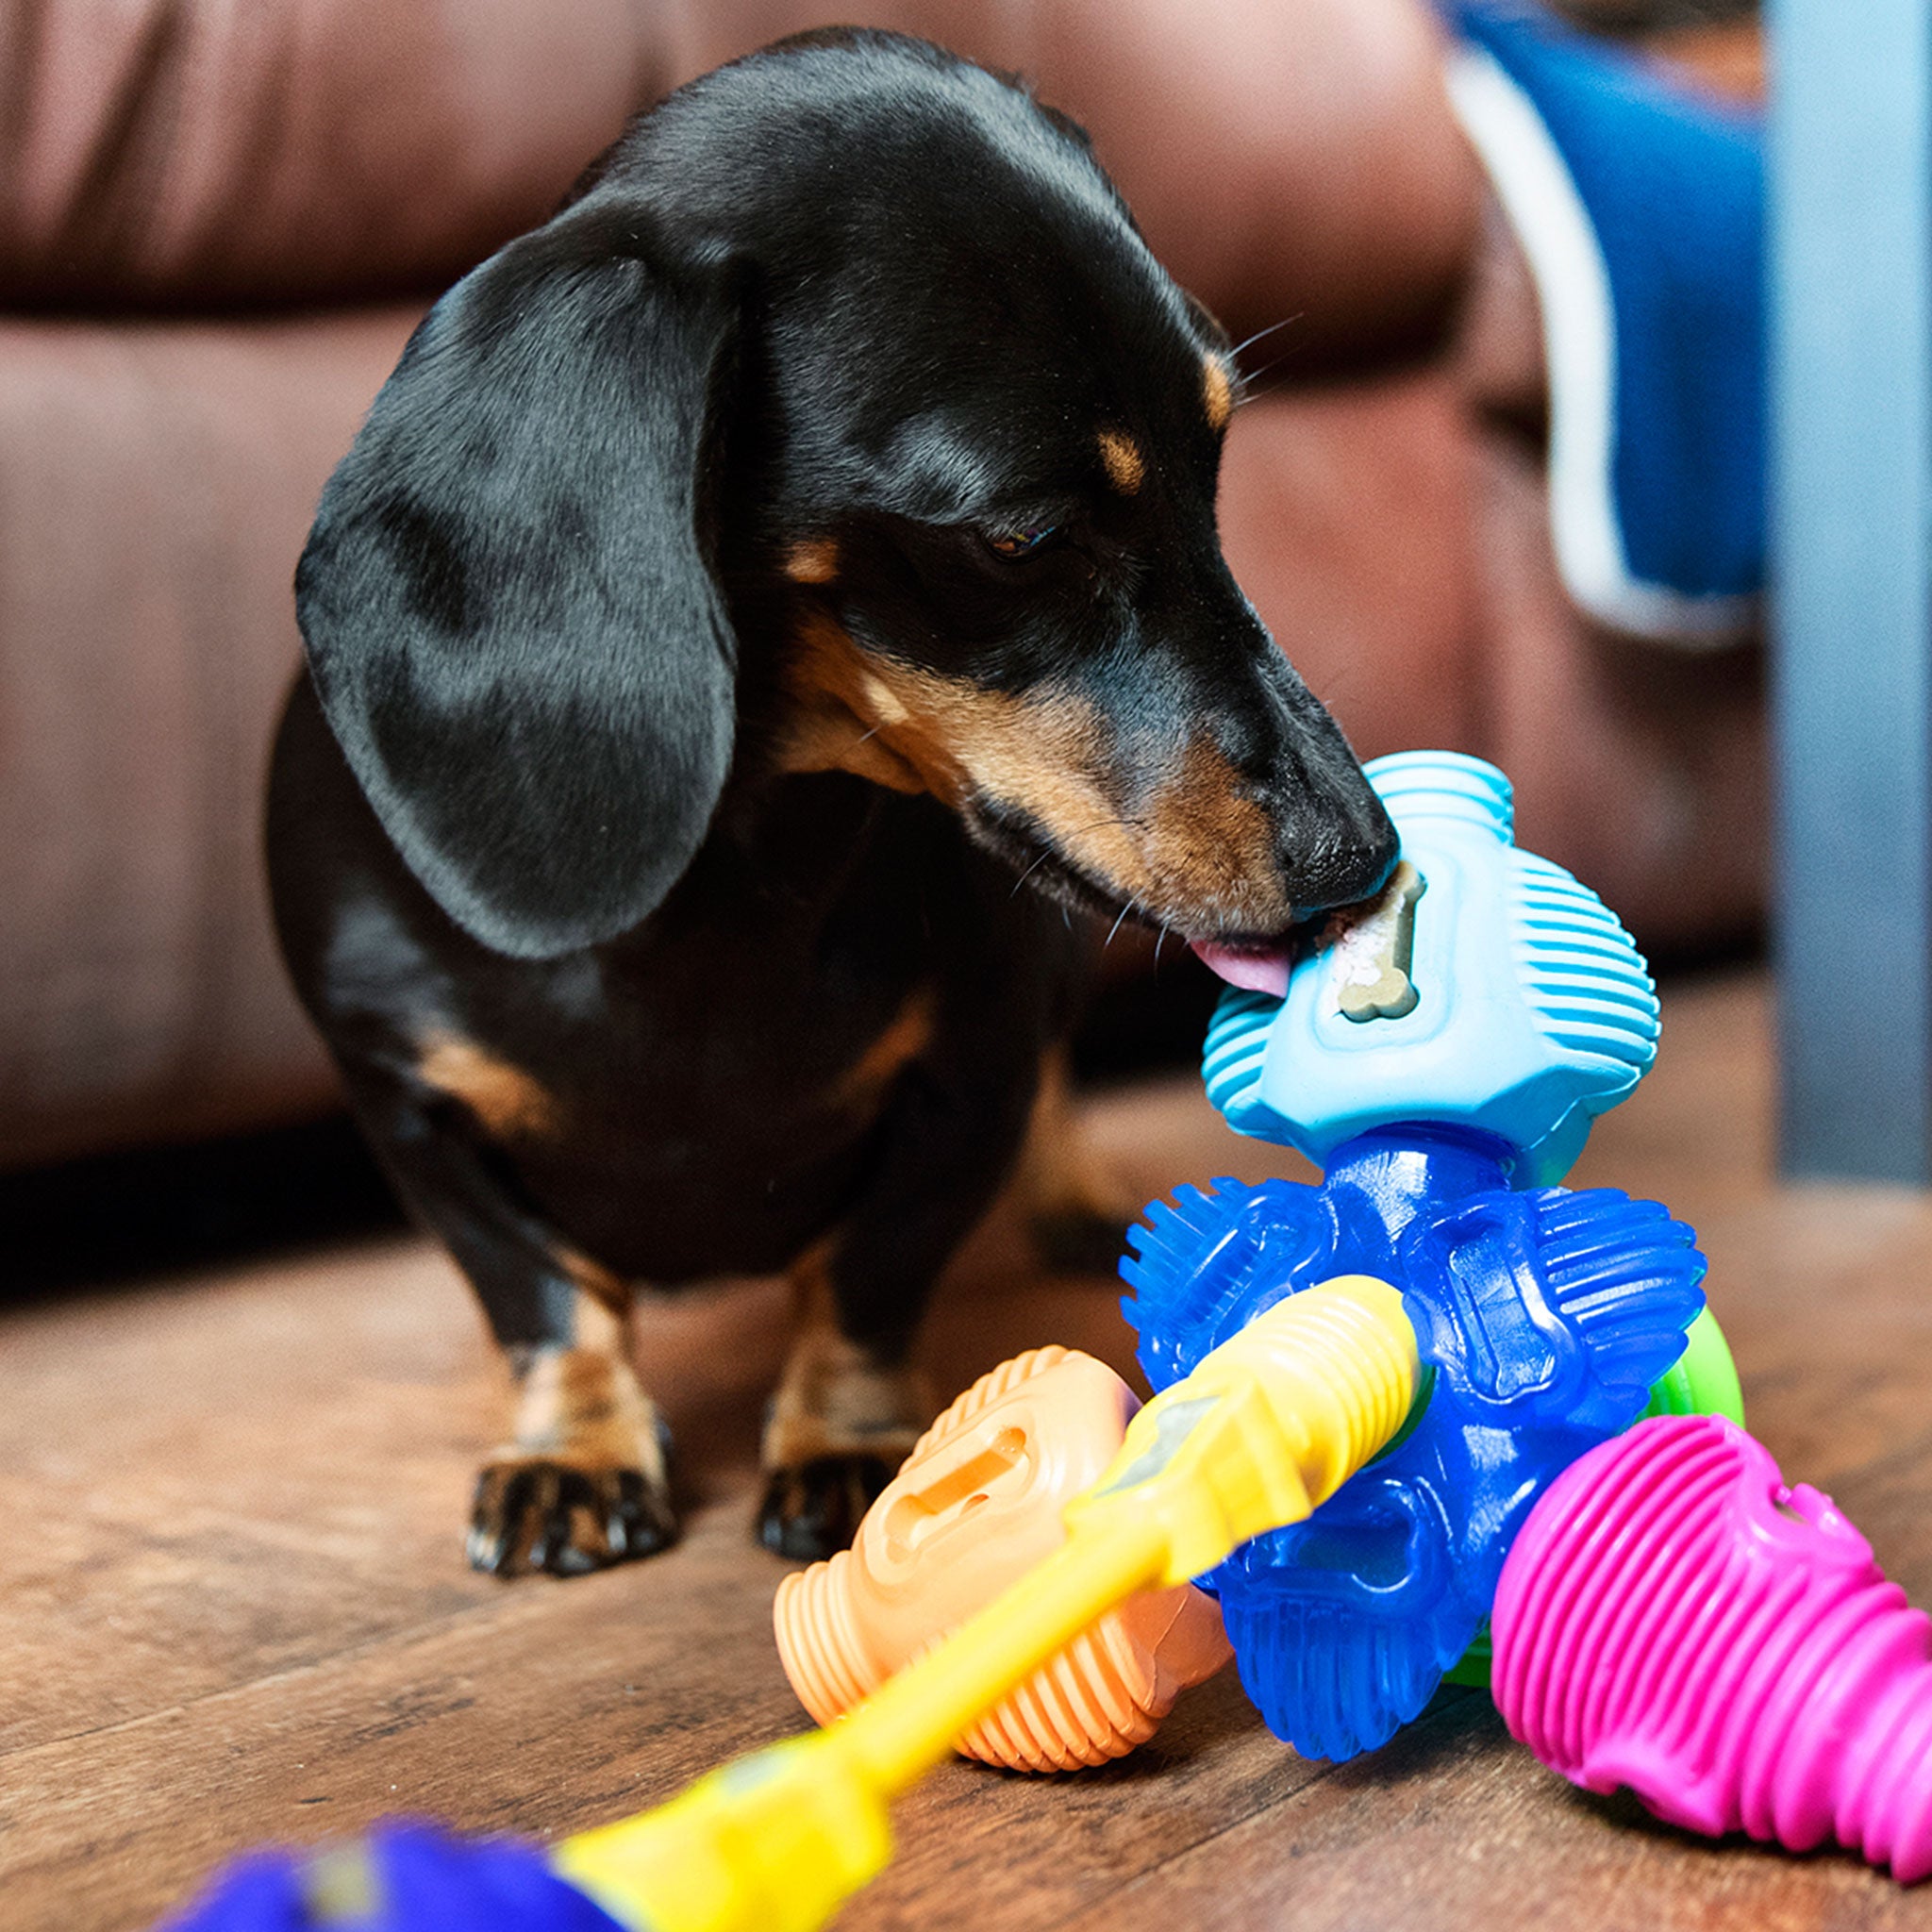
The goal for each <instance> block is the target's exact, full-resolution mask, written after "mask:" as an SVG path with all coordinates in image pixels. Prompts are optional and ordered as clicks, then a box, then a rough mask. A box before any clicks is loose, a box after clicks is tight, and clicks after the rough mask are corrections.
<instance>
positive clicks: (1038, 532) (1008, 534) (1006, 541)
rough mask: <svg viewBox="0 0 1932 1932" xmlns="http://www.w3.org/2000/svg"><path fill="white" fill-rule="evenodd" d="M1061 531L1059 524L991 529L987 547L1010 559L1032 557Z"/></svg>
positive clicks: (987, 536)
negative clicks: (1032, 527) (1021, 528)
mask: <svg viewBox="0 0 1932 1932" xmlns="http://www.w3.org/2000/svg"><path fill="white" fill-rule="evenodd" d="M1059 533H1060V526H1059V525H1058V524H1041V525H1040V526H1039V527H1038V528H1037V529H1026V530H990V531H988V532H987V533H986V547H987V548H988V549H989V550H991V552H992V554H993V555H994V556H995V557H1004V558H1008V560H1009V561H1010V560H1013V559H1016V558H1022V557H1031V556H1032V555H1033V553H1034V552H1035V551H1036V550H1038V549H1040V548H1041V546H1042V545H1043V544H1045V543H1048V542H1050V541H1052V540H1053V539H1054V538H1056V537H1058V535H1059Z"/></svg>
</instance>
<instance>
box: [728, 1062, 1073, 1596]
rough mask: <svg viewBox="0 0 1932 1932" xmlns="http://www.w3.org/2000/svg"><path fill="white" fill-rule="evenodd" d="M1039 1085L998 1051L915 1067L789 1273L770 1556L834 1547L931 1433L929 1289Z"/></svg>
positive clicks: (991, 1182) (770, 1498)
mask: <svg viewBox="0 0 1932 1932" xmlns="http://www.w3.org/2000/svg"><path fill="white" fill-rule="evenodd" d="M960 1058H961V1059H965V1058H967V1057H966V1056H963V1055H962V1056H961V1057H960ZM1038 1075H1039V1066H1038V1061H1037V1060H1032V1061H1028V1060H1026V1059H1024V1058H1017V1057H1016V1056H1015V1055H1014V1054H1013V1053H1012V1052H1011V1050H1010V1049H1009V1048H1007V1047H1005V1046H1004V1045H1003V1044H1002V1045H1000V1046H994V1047H989V1048H988V1050H987V1051H986V1053H985V1055H984V1057H983V1058H982V1059H981V1061H980V1063H979V1064H977V1065H972V1066H971V1067H970V1071H968V1070H967V1069H966V1068H962V1067H960V1066H958V1065H955V1066H953V1067H951V1068H950V1069H948V1068H945V1067H933V1066H927V1065H924V1064H921V1063H919V1062H914V1063H912V1064H910V1065H908V1066H907V1067H905V1068H903V1069H902V1070H900V1071H899V1073H898V1074H897V1076H896V1077H895V1079H894V1081H893V1083H892V1089H891V1094H890V1096H889V1098H888V1099H887V1101H886V1104H885V1107H884V1108H883V1110H882V1112H881V1114H880V1116H879V1119H878V1122H877V1124H876V1127H875V1129H874V1142H875V1145H876V1146H877V1148H878V1150H879V1152H878V1158H877V1162H876V1165H875V1166H874V1169H873V1171H872V1173H871V1174H870V1176H869V1177H868V1179H867V1182H866V1184H865V1186H864V1187H863V1189H862V1191H861V1192H860V1194H859V1196H858V1200H857V1202H856V1203H855V1204H854V1206H853V1208H852V1209H851V1211H850V1212H849V1213H848V1214H847V1215H846V1217H845V1219H844V1220H843V1222H842V1223H841V1225H840V1226H839V1228H838V1229H837V1231H836V1232H835V1233H834V1234H833V1235H832V1236H831V1237H830V1238H829V1239H828V1240H826V1241H824V1242H822V1243H820V1244H819V1245H818V1246H817V1247H816V1248H814V1249H813V1250H812V1251H811V1252H810V1253H809V1254H808V1255H807V1256H806V1257H804V1259H803V1260H802V1261H801V1262H800V1263H799V1264H798V1265H797V1266H796V1267H795V1268H794V1269H793V1270H792V1282H793V1286H794V1291H795V1293H796V1298H797V1304H798V1310H799V1316H800V1325H799V1332H798V1334H797V1337H796V1339H795V1340H794V1341H793V1342H792V1346H791V1354H790V1355H789V1357H787V1359H786V1364H785V1372H784V1374H783V1376H782V1378H781V1379H780V1381H779V1384H778V1389H777V1392H776V1394H775V1395H774V1398H773V1402H772V1407H771V1412H770V1417H769V1420H768V1421H767V1423H766V1425H765V1434H764V1443H763V1456H762V1459H763V1462H764V1466H765V1471H766V1475H767V1481H766V1487H765V1495H764V1501H763V1504H762V1505H761V1507H760V1508H759V1512H758V1538H759V1541H762V1542H763V1543H764V1544H765V1546H766V1547H767V1548H768V1549H772V1550H774V1551H776V1552H777V1553H778V1554H779V1555H781V1556H786V1557H806V1558H816V1557H827V1556H830V1555H831V1554H832V1553H833V1552H834V1551H836V1550H841V1549H843V1548H844V1547H845V1546H846V1544H848V1543H849V1542H850V1541H852V1537H853V1534H854V1532H855V1531H856V1530H857V1529H858V1523H859V1519H860V1518H861V1517H862V1516H863V1515H864V1514H865V1511H866V1509H867V1507H869V1506H870V1505H871V1503H872V1501H873V1499H874V1497H875V1496H876V1495H877V1494H878V1492H879V1491H881V1490H882V1489H884V1488H885V1486H886V1484H887V1483H888V1482H890V1481H891V1478H892V1476H893V1474H895V1473H896V1472H897V1470H898V1467H899V1464H900V1463H901V1462H902V1461H904V1460H905V1458H906V1457H907V1455H908V1453H909V1452H910V1451H911V1449H912V1446H913V1444H914V1443H915V1442H917V1441H918V1440H919V1438H920V1435H921V1434H922V1433H923V1432H924V1429H925V1427H926V1425H927V1424H928V1423H930V1422H931V1420H932V1417H933V1414H934V1409H935V1406H936V1405H935V1404H934V1402H933V1400H932V1397H931V1393H930V1391H928V1389H927V1388H926V1386H925V1383H924V1378H923V1377H922V1376H921V1375H920V1374H919V1373H918V1371H917V1370H916V1368H915V1367H914V1366H913V1364H912V1361H911V1354H912V1346H913V1343H914V1341H915V1340H916V1339H917V1336H918V1331H919V1325H920V1323H921V1320H922V1319H923V1317H924V1313H925V1307H926V1303H927V1301H928V1299H929V1298H930V1296H931V1292H932V1288H933V1284H934V1283H935V1282H936V1281H937V1280H938V1278H939V1276H940V1274H941V1270H942V1269H943V1268H944V1267H945V1265H946V1263H947V1261H948V1260H950V1259H951V1257H952V1256H953V1253H954V1251H955V1250H956V1249H957V1248H958V1245H959V1243H960V1242H961V1241H963V1240H964V1239H965V1237H966V1236H967V1235H968V1234H969V1233H971V1232H972V1230H973V1228H974V1225H975V1224H977V1222H978V1221H979V1219H980V1217H981V1215H982V1214H984V1212H985V1211H986V1209H987V1208H988V1207H989V1206H991V1202H992V1199H993V1197H994V1195H995V1194H996V1193H997V1192H998V1191H999V1189H1000V1186H1001V1184H1002V1183H1003V1181H1004V1180H1005V1179H1006V1177H1007V1174H1008V1171H1009V1170H1010V1168H1011V1166H1012V1164H1013V1161H1014V1158H1015V1157H1016V1156H1017V1154H1018V1152H1019V1149H1020V1146H1021V1143H1022V1141H1023V1140H1024V1137H1025V1130H1026V1122H1027V1115H1028V1111H1029V1108H1030V1106H1031V1102H1032V1098H1033V1092H1034V1088H1035V1085H1036V1082H1037V1079H1038Z"/></svg>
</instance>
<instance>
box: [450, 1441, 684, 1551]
mask: <svg viewBox="0 0 1932 1932" xmlns="http://www.w3.org/2000/svg"><path fill="white" fill-rule="evenodd" d="M675 1541H677V1512H676V1511H675V1509H674V1508H673V1507H672V1503H671V1493H670V1486H669V1485H668V1483H666V1482H665V1481H664V1479H663V1478H662V1477H661V1476H657V1475H654V1474H647V1473H646V1472H645V1471H643V1470H641V1469H608V1468H607V1469H594V1468H582V1467H579V1466H577V1465H575V1464H574V1463H570V1462H564V1461H559V1460H558V1459H557V1458H556V1457H544V1456H520V1455H515V1454H505V1455H502V1456H498V1457H493V1458H492V1459H491V1461H489V1462H487V1463H485V1464H484V1466H483V1469H482V1471H481V1473H480V1474H478V1475H477V1477H476V1494H475V1501H474V1502H473V1503H472V1505H471V1507H470V1535H469V1544H468V1547H469V1556H470V1563H471V1567H472V1568H474V1569H477V1570H483V1571H487V1572H488V1573H489V1574H491V1575H492V1576H517V1575H522V1574H525V1572H528V1571H546V1572H548V1574H551V1575H552V1576H582V1575H584V1574H586V1573H587V1572H589V1571H591V1570H602V1569H605V1568H607V1567H608V1565H610V1564H612V1563H623V1562H627V1561H629V1560H630V1559H631V1558H633V1557H649V1556H655V1555H656V1554H657V1552H658V1551H659V1550H661V1549H665V1548H667V1547H668V1546H669V1545H670V1544H672V1543H674V1542H675Z"/></svg>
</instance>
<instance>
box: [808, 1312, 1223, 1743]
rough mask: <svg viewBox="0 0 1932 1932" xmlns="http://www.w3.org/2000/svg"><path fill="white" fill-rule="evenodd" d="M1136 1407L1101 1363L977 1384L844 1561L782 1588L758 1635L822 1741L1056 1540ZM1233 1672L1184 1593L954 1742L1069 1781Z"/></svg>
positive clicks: (1029, 1371)
mask: <svg viewBox="0 0 1932 1932" xmlns="http://www.w3.org/2000/svg"><path fill="white" fill-rule="evenodd" d="M1139 1407H1141V1404H1140V1399H1139V1398H1138V1397H1137V1396H1136V1395H1135V1393H1134V1391H1132V1390H1131V1389H1129V1388H1128V1387H1127V1385H1126V1384H1125V1383H1124V1382H1123V1381H1122V1380H1121V1378H1120V1377H1119V1376H1118V1375H1117V1374H1114V1372H1113V1371H1112V1370H1111V1369H1109V1368H1108V1366H1107V1365H1106V1364H1105V1363H1104V1362H1098V1361H1095V1360H1094V1358H1093V1357H1091V1356H1090V1355H1082V1354H1080V1353H1079V1352H1078V1351H1077V1350H1073V1349H1065V1348H1059V1347H1048V1348H1036V1349H1029V1350H1028V1351H1027V1353H1026V1354H1024V1355H1023V1356H1017V1357H1014V1359H1013V1360H1011V1361H1009V1362H1004V1363H1002V1364H1001V1365H1000V1367H998V1368H996V1369H994V1370H993V1371H992V1372H991V1374H985V1375H982V1376H981V1377H980V1378H979V1380H978V1381H976V1382H975V1383H974V1385H973V1387H972V1388H970V1389H969V1390H967V1391H966V1392H965V1394H963V1395H962V1396H960V1397H959V1399H958V1401H957V1402H955V1403H954V1404H953V1406H952V1407H950V1408H949V1409H947V1410H946V1412H945V1414H943V1415H942V1416H941V1417H940V1419H939V1421H938V1422H936V1423H934V1424H933V1425H932V1427H931V1428H929V1429H928V1430H927V1431H926V1432H925V1434H924V1436H922V1437H921V1438H920V1440H919V1442H918V1444H917V1446H916V1447H915V1448H914V1449H913V1451H912V1454H911V1455H910V1456H908V1457H907V1458H906V1463H905V1467H904V1468H902V1469H901V1470H900V1472H899V1474H897V1475H896V1476H895V1477H894V1478H893V1479H892V1481H891V1485H890V1486H889V1487H888V1488H887V1489H886V1490H885V1491H884V1492H883V1493H882V1494H881V1495H880V1496H879V1498H878V1500H877V1501H876V1502H875V1503H874V1505H873V1506H872V1507H871V1508H870V1509H869V1510H867V1511H866V1515H865V1520H864V1522H862V1523H861V1524H859V1526H858V1535H857V1536H856V1537H855V1538H854V1539H853V1542H852V1547H851V1549H849V1550H842V1551H841V1552H840V1554H839V1555H838V1556H836V1557H833V1558H832V1559H831V1560H830V1561H829V1562H827V1563H814V1564H813V1565H812V1566H811V1568H810V1569H809V1570H803V1571H799V1572H797V1573H796V1574H793V1575H791V1576H788V1577H786V1579H785V1580H784V1582H782V1583H781V1584H780V1585H779V1586H778V1596H777V1601H776V1602H775V1603H774V1605H773V1607H772V1621H773V1624H774V1629H775V1631H776V1635H777V1639H778V1654H779V1656H780V1657H781V1658H782V1659H783V1661H784V1665H785V1674H786V1675H787V1676H788V1677H790V1678H791V1688H792V1689H793V1690H794V1691H797V1693H798V1701H799V1702H800V1703H801V1704H803V1705H804V1706H805V1707H806V1709H808V1711H810V1713H811V1714H812V1716H813V1717H814V1718H815V1719H817V1721H818V1722H819V1723H820V1724H830V1723H831V1722H832V1720H833V1719H834V1718H836V1717H839V1716H841V1715H842V1714H843V1713H844V1712H845V1711H847V1710H849V1709H850V1708H851V1707H852V1706H853V1705H855V1704H857V1703H858V1700H859V1699H860V1698H861V1697H864V1696H865V1695H866V1694H867V1693H868V1692H870V1691H874V1690H875V1689H876V1688H877V1687H878V1686H879V1685H880V1684H882V1683H884V1682H885V1680H886V1679H887V1678H888V1677H890V1676H891V1675H892V1674H894V1673H895V1672H897V1671H899V1670H901V1669H903V1668H904V1667H905V1666H906V1665H907V1664H908V1663H909V1662H910V1661H911V1660H912V1659H913V1658H914V1657H917V1656H918V1655H919V1653H920V1652H921V1651H923V1650H924V1649H926V1648H927V1647H928V1646H929V1645H930V1644H932V1643H933V1642H935V1641H937V1640H938V1639H939V1638H941V1637H942V1636H944V1635H946V1634H947V1633H948V1632H950V1631H951V1630H953V1629H955V1628H956V1627H958V1625H959V1624H963V1623H964V1622H965V1621H966V1620H967V1618H969V1617H970V1616H972V1615H973V1614H974V1611H976V1610H979V1609H981V1608H983V1607H985V1606H986V1605H987V1604H990V1603H991V1602H992V1600H993V1599H994V1598H995V1597H997V1596H999V1595H1000V1594H1001V1592H1002V1591H1005V1590H1006V1589H1007V1588H1008V1585H1009V1584H1012V1583H1014V1582H1016V1581H1017V1580H1018V1579H1019V1578H1020V1577H1022V1576H1024V1574H1026V1573H1027V1572H1028V1571H1030V1570H1032V1569H1033V1568H1034V1567H1035V1566H1036V1565H1037V1564H1038V1563H1040V1562H1041V1559H1042V1558H1043V1557H1048V1556H1050V1555H1051V1554H1052V1553H1053V1552H1054V1551H1055V1550H1057V1549H1058V1548H1059V1546H1060V1544H1061V1543H1062V1542H1064V1541H1066V1530H1065V1527H1064V1525H1063V1524H1062V1523H1061V1520H1060V1514H1061V1511H1062V1510H1063V1509H1064V1508H1065V1507H1066V1506H1067V1505H1068V1504H1069V1503H1071V1502H1072V1501H1073V1500H1074V1497H1075V1496H1077V1495H1079V1494H1080V1493H1081V1492H1082V1491H1086V1490H1088V1489H1091V1487H1092V1485H1093V1484H1094V1483H1095V1482H1097V1481H1098V1480H1099V1478H1100V1476H1101V1474H1102V1473H1103V1472H1104V1471H1105V1470H1106V1468H1107V1466H1108V1463H1109V1462H1110V1461H1111V1460H1112V1458H1113V1456H1114V1453H1115V1451H1116V1450H1118V1449H1119V1447H1120V1445H1121V1439H1122V1438H1123V1437H1124V1435H1125V1434H1126V1428H1127V1424H1128V1423H1129V1422H1130V1421H1131V1420H1132V1419H1133V1416H1134V1413H1135V1411H1136V1410H1137V1409H1138V1408H1139ZM1231 1655H1232V1652H1231V1651H1230V1649H1229V1647H1228V1642H1227V1639H1226V1637H1225V1635H1224V1633H1223V1631H1222V1627H1221V1610H1220V1607H1219V1606H1218V1605H1217V1604H1216V1603H1215V1602H1214V1600H1213V1599H1212V1598H1211V1597H1209V1596H1207V1595H1205V1594H1204V1593H1203V1592H1202V1591H1198V1590H1196V1589H1195V1588H1194V1587H1193V1586H1192V1585H1191V1584H1183V1585H1181V1586H1180V1587H1179V1588H1178V1589H1174V1590H1160V1591H1148V1592H1147V1593H1146V1594H1144V1595H1141V1596H1138V1597H1134V1598H1132V1599H1130V1600H1129V1601H1128V1602H1126V1603H1124V1604H1123V1605H1121V1606H1120V1607H1118V1608H1117V1609H1113V1610H1110V1611H1108V1614H1107V1615H1106V1616H1104V1617H1103V1618H1102V1619H1101V1620H1100V1621H1099V1622H1098V1623H1097V1624H1093V1625H1092V1626H1091V1628H1090V1629H1088V1630H1086V1631H1085V1632H1083V1633H1082V1634H1081V1635H1080V1636H1079V1637H1077V1638H1075V1639H1074V1641H1073V1642H1072V1643H1070V1644H1069V1645H1067V1647H1066V1648H1065V1649H1064V1650H1061V1651H1059V1652H1058V1653H1057V1654H1056V1655H1055V1656H1054V1657H1050V1658H1049V1659H1048V1660H1047V1662H1046V1663H1044V1664H1042V1665H1041V1668H1040V1669H1039V1670H1038V1671H1037V1672H1035V1673H1034V1674H1033V1675H1032V1676H1031V1677H1029V1678H1028V1679H1027V1680H1026V1681H1025V1682H1024V1684H1022V1685H1021V1686H1020V1688H1019V1689H1018V1690H1017V1691H1013V1692H1012V1693H1011V1695H1010V1696H1008V1697H1007V1698H1006V1699H1005V1700H1004V1701H1003V1702H1002V1703H1000V1704H998V1705H996V1706H995V1707H993V1709H992V1710H991V1712H990V1713H989V1714H988V1715H987V1716H985V1717H984V1718H982V1719H980V1720H979V1722H978V1723H977V1724H974V1726H973V1727H972V1728H971V1729H970V1730H968V1731H966V1732H965V1733H963V1734H962V1735H961V1736H960V1737H959V1738H958V1740H957V1744H958V1749H959V1750H960V1751H962V1752H963V1753H964V1754H965V1755H966V1756H967V1757H977V1758H979V1759H980V1760H981V1761H982V1762H983V1763H986V1764H999V1765H1005V1766H1007V1767H1008V1768H1009V1769H1011V1770H1014V1771H1071V1770H1072V1769H1073V1768H1074V1766H1075V1765H1081V1764H1104V1763H1106V1762H1107V1760H1108V1758H1110V1757H1124V1755H1125V1754H1126V1753H1127V1752H1129V1751H1131V1750H1132V1749H1133V1748H1134V1746H1135V1745H1136V1744H1141V1743H1144V1742H1145V1741H1146V1740H1148V1739H1149V1738H1151V1737H1152V1736H1153V1735H1154V1732H1155V1728H1156V1726H1157V1725H1158V1724H1159V1722H1160V1720H1161V1719H1162V1718H1163V1717H1165V1716H1166V1715H1167V1713H1168V1712H1169V1711H1170V1710H1171V1709H1173V1707H1174V1699H1175V1698H1176V1697H1178V1696H1179V1695H1180V1693H1181V1692H1182V1691H1185V1690H1186V1689H1187V1688H1188V1687H1189V1685H1191V1684H1198V1683H1200V1682H1202V1681H1203V1680H1204V1679H1205V1678H1208V1677H1211V1676H1212V1675H1213V1674H1214V1673H1215V1672H1216V1671H1218V1670H1219V1669H1220V1668H1221V1667H1222V1665H1223V1664H1224V1663H1225V1662H1226V1661H1227V1659H1228V1657H1230V1656H1231Z"/></svg>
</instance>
